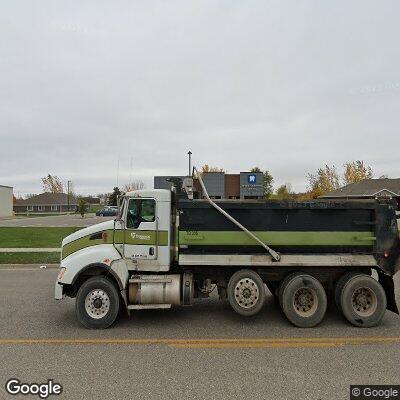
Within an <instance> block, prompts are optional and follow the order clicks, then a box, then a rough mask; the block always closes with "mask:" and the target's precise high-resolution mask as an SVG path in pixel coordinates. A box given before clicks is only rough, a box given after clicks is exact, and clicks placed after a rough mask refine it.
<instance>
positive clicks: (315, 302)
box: [281, 274, 327, 328]
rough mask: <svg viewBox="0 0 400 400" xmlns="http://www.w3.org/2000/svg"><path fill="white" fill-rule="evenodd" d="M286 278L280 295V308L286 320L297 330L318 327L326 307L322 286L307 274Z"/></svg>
mask: <svg viewBox="0 0 400 400" xmlns="http://www.w3.org/2000/svg"><path fill="white" fill-rule="evenodd" d="M288 278H289V279H288V280H287V281H286V283H285V285H284V287H283V288H282V293H281V307H282V310H283V312H284V314H285V315H286V318H287V319H288V320H289V321H290V322H291V323H292V324H293V325H295V326H298V327H299V328H311V327H313V326H316V325H318V324H319V323H320V322H321V321H322V319H323V318H324V316H325V312H326V307H327V299H326V293H325V290H324V288H323V286H322V285H321V283H320V282H319V281H318V280H317V279H315V278H314V277H313V276H311V275H308V274H295V275H292V276H290V277H288Z"/></svg>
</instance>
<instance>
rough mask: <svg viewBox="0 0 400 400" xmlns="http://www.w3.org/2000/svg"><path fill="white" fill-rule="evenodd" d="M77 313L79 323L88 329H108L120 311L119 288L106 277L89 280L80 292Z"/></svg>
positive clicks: (76, 307) (77, 297)
mask: <svg viewBox="0 0 400 400" xmlns="http://www.w3.org/2000/svg"><path fill="white" fill-rule="evenodd" d="M75 311H76V315H77V318H78V321H79V322H80V323H81V324H82V325H83V326H85V327H86V328H89V329H105V328H108V327H109V326H110V325H111V324H112V323H113V322H114V321H115V320H116V318H117V315H118V311H119V294H118V291H117V288H116V287H115V285H114V284H113V283H112V282H111V281H110V280H109V279H107V278H105V277H104V276H94V277H92V278H89V279H88V280H87V281H85V282H84V283H83V284H82V286H81V287H80V288H79V290H78V294H77V296H76V303H75Z"/></svg>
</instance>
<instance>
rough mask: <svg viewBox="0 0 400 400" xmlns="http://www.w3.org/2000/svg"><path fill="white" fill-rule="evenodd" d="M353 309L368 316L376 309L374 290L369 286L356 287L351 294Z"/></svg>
mask: <svg viewBox="0 0 400 400" xmlns="http://www.w3.org/2000/svg"><path fill="white" fill-rule="evenodd" d="M351 303H352V306H353V310H354V311H355V312H356V313H357V314H359V315H363V316H368V315H370V314H372V313H373V312H374V310H375V309H376V305H377V301H376V296H375V294H374V292H373V291H372V290H371V289H369V288H365V287H363V288H358V289H357V290H355V291H354V293H353V296H352V301H351Z"/></svg>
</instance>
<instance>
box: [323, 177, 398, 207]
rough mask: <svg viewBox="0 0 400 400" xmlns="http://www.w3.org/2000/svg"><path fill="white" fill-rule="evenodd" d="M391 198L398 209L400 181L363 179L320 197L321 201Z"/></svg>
mask: <svg viewBox="0 0 400 400" xmlns="http://www.w3.org/2000/svg"><path fill="white" fill-rule="evenodd" d="M378 197H387V198H393V199H395V200H396V201H397V206H398V208H400V179H389V178H385V179H364V180H363V181H360V182H356V183H351V184H350V185H347V186H344V187H342V188H340V189H338V190H334V191H333V192H329V193H326V194H325V195H323V196H321V197H320V198H322V199H375V198H378Z"/></svg>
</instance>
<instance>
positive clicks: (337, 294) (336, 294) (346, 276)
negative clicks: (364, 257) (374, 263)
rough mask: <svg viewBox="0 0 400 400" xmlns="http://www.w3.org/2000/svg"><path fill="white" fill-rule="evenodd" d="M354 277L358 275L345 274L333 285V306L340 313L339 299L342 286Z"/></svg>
mask: <svg viewBox="0 0 400 400" xmlns="http://www.w3.org/2000/svg"><path fill="white" fill-rule="evenodd" d="M355 275H358V273H357V272H346V273H345V274H343V275H342V276H341V277H340V278H339V279H338V280H337V282H336V284H335V289H334V297H335V304H336V307H337V308H338V310H339V311H340V312H341V311H342V306H341V305H340V297H341V295H342V290H343V288H344V285H345V284H346V283H347V281H348V280H349V279H350V278H352V277H353V276H355Z"/></svg>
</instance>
